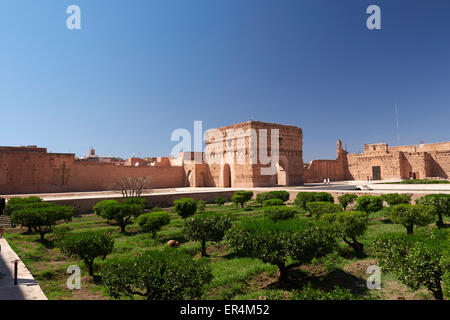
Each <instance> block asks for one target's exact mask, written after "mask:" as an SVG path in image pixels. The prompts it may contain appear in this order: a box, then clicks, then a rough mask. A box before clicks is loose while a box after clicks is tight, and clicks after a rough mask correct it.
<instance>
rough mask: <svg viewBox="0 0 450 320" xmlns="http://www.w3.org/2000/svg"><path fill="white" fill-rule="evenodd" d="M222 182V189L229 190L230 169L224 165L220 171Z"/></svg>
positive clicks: (227, 165)
mask: <svg viewBox="0 0 450 320" xmlns="http://www.w3.org/2000/svg"><path fill="white" fill-rule="evenodd" d="M222 179H223V180H222V181H223V187H224V188H230V187H231V169H230V165H229V164H228V163H226V164H225V165H224V166H223V169H222Z"/></svg>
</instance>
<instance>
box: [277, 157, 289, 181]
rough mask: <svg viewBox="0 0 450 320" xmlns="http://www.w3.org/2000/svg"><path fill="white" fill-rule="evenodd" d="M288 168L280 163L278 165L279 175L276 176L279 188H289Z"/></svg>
mask: <svg viewBox="0 0 450 320" xmlns="http://www.w3.org/2000/svg"><path fill="white" fill-rule="evenodd" d="M285 168H286V167H285V166H284V165H283V163H281V162H279V163H277V174H276V179H275V181H276V183H275V184H276V185H279V186H287V185H289V181H288V180H289V179H288V174H287V172H286V169H285Z"/></svg>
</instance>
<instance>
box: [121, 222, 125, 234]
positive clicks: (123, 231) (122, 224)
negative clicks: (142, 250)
mask: <svg viewBox="0 0 450 320" xmlns="http://www.w3.org/2000/svg"><path fill="white" fill-rule="evenodd" d="M125 227H126V224H125V222H124V221H122V222H120V232H121V233H125Z"/></svg>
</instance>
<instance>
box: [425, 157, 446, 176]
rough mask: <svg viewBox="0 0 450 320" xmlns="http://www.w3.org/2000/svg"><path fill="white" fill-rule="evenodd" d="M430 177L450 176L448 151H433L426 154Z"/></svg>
mask: <svg viewBox="0 0 450 320" xmlns="http://www.w3.org/2000/svg"><path fill="white" fill-rule="evenodd" d="M428 156H429V157H428V158H429V167H430V175H429V176H430V177H441V178H446V179H448V178H449V177H450V151H449V152H433V153H429V154H428Z"/></svg>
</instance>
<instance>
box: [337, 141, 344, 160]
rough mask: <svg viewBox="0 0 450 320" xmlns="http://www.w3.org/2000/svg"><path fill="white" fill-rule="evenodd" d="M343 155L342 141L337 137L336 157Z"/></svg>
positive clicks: (339, 157)
mask: <svg viewBox="0 0 450 320" xmlns="http://www.w3.org/2000/svg"><path fill="white" fill-rule="evenodd" d="M343 156H344V149H343V148H342V141H341V139H338V141H337V150H336V159H341V158H342V157H343Z"/></svg>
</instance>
